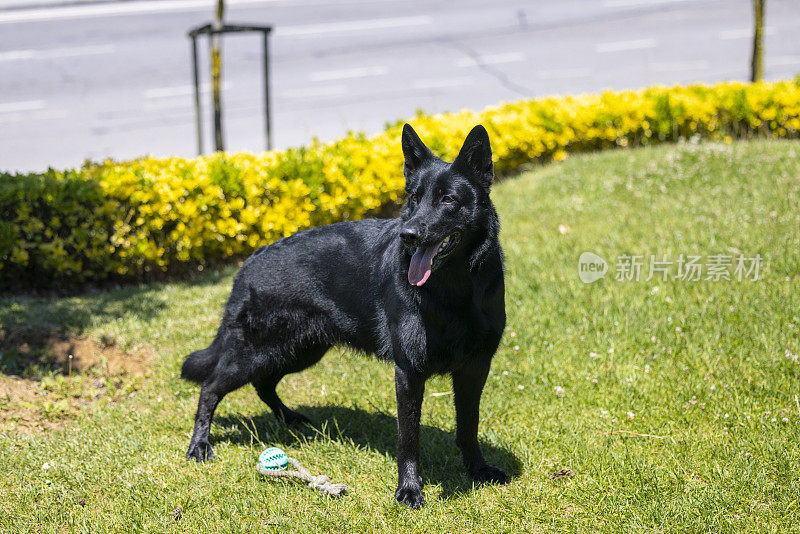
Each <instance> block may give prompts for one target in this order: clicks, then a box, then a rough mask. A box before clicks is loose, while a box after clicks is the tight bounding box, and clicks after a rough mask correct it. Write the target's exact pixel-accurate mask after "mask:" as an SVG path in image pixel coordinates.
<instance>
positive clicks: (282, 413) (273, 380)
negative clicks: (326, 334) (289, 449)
mask: <svg viewBox="0 0 800 534" xmlns="http://www.w3.org/2000/svg"><path fill="white" fill-rule="evenodd" d="M327 350H328V347H327V346H323V345H315V346H314V347H311V348H307V349H305V350H303V351H302V352H299V353H297V354H295V356H294V357H293V358H292V360H291V364H290V365H287V366H286V367H285V368H283V369H279V370H277V369H274V368H273V369H270V371H269V372H267V373H265V374H263V375H261V376H259V377H258V378H256V379H255V380H253V387H255V388H256V392H257V393H258V396H259V397H260V398H261V400H262V401H264V402H265V403H266V404H267V406H269V408H270V410H272V413H274V414H275V417H277V418H278V419H279V420H281V421H283V422H284V423H286V424H287V425H291V424H295V423H310V422H311V421H309V419H308V418H307V417H306V416H305V415H303V414H301V413H298V412H296V411H294V410H292V409H290V408H288V407H287V406H286V405H285V404H284V403H283V401H282V400H281V399H280V397H278V394H277V393H276V392H275V386H277V385H278V382H280V381H281V379H282V378H283V377H284V376H286V375H287V374H289V373H297V372H299V371H302V370H303V369H306V368H308V367H311V366H312V365H314V364H315V363H317V362H318V361H319V360H320V359H321V358H322V357H323V356H324V355H325V352H326V351H327Z"/></svg>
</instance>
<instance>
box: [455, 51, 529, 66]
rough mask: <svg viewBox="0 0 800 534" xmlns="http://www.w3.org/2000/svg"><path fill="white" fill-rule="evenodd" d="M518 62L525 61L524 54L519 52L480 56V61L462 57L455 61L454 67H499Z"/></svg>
mask: <svg viewBox="0 0 800 534" xmlns="http://www.w3.org/2000/svg"><path fill="white" fill-rule="evenodd" d="M518 61H525V54H523V53H521V52H509V53H507V54H494V55H488V56H481V58H480V61H478V60H476V59H473V58H471V57H464V58H461V59H459V60H458V61H456V66H458V67H477V66H478V65H500V64H503V63H516V62H518Z"/></svg>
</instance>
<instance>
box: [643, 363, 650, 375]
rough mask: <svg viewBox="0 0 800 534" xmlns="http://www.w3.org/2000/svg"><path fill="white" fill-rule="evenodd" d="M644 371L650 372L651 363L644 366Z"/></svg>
mask: <svg viewBox="0 0 800 534" xmlns="http://www.w3.org/2000/svg"><path fill="white" fill-rule="evenodd" d="M644 372H645V373H649V372H650V366H649V365H645V366H644Z"/></svg>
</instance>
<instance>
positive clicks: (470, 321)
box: [423, 303, 503, 373]
mask: <svg viewBox="0 0 800 534" xmlns="http://www.w3.org/2000/svg"><path fill="white" fill-rule="evenodd" d="M423 323H424V325H425V341H426V349H427V350H426V367H427V368H428V370H429V371H430V372H433V373H443V372H448V371H452V370H454V369H457V368H459V367H461V366H462V365H464V364H467V363H469V362H472V361H475V360H476V359H481V360H483V359H488V358H491V357H492V356H493V355H494V352H495V350H496V349H497V345H498V343H499V341H500V336H501V335H502V329H503V326H502V318H501V317H496V316H494V314H492V313H491V312H490V311H488V310H486V309H482V308H479V307H478V306H475V305H474V304H472V303H469V304H461V305H458V306H453V307H449V306H448V307H441V308H439V309H438V310H437V311H436V312H435V313H429V314H424V316H423Z"/></svg>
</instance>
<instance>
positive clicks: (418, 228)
mask: <svg viewBox="0 0 800 534" xmlns="http://www.w3.org/2000/svg"><path fill="white" fill-rule="evenodd" d="M402 148H403V155H404V157H405V165H404V174H405V177H406V192H407V193H408V201H407V203H406V205H405V207H404V209H403V212H402V216H401V217H400V218H398V219H385V220H378V219H367V220H362V221H353V222H342V223H337V224H331V225H328V226H321V227H318V228H312V229H310V230H306V231H303V232H299V233H297V234H295V235H293V236H290V237H287V238H284V239H281V240H279V241H277V242H275V243H273V244H271V245H268V246H265V247H262V248H260V249H259V250H257V251H256V252H255V253H254V254H253V255H252V256H251V257H250V258H248V259H247V260H246V261H245V262H244V265H243V266H242V268H241V270H240V271H239V273H238V274H237V276H236V278H235V279H234V281H233V290H232V291H231V296H230V298H229V300H228V303H227V305H226V306H225V313H224V316H223V318H222V324H221V325H220V327H219V330H218V332H217V335H216V337H215V338H214V341H213V342H212V343H211V345H210V346H209V347H208V348H206V349H203V350H199V351H197V352H193V353H192V354H190V355H189V356H188V357H187V358H186V361H185V362H184V364H183V370H182V377H183V378H186V379H189V380H192V381H195V382H198V383H201V384H202V388H201V390H200V401H199V403H198V407H197V415H196V416H195V424H194V435H193V436H192V440H191V443H190V444H189V451H188V452H187V453H186V456H187V457H188V458H193V459H195V460H198V461H204V460H210V459H212V458H213V453H212V451H211V445H210V444H209V429H210V426H211V418H212V416H213V414H214V409H215V408H216V407H217V404H218V403H219V401H220V400H221V399H222V397H223V396H225V395H226V394H227V393H229V392H231V391H233V390H235V389H238V388H240V387H242V386H244V385H245V384H247V383H248V382H250V383H252V384H253V386H255V388H256V391H257V392H258V395H259V397H261V399H262V400H263V401H264V402H265V403H266V404H267V405H268V406H269V407H270V408H271V409H272V411H273V412H274V413H275V415H276V416H277V417H278V418H279V419H282V420H283V421H285V422H286V423H293V422H308V420H307V419H306V418H305V417H304V416H303V415H301V414H299V413H297V412H295V411H293V410H290V409H289V408H287V407H286V405H285V404H283V402H282V401H281V399H280V398H278V395H277V394H276V393H275V386H276V385H277V384H278V382H279V381H280V379H281V378H282V377H284V376H285V375H287V374H289V373H296V372H299V371H302V370H303V369H305V368H307V367H310V366H311V365H314V364H315V363H317V362H318V361H319V360H320V359H321V358H322V356H323V355H324V354H325V352H326V351H327V350H328V349H329V348H330V347H331V346H333V345H337V344H338V345H346V346H349V347H353V348H355V349H357V350H359V351H363V352H367V353H372V354H375V355H376V356H377V357H379V358H380V359H382V360H386V361H388V362H392V363H394V365H395V388H396V394H397V426H398V433H399V439H398V446H397V468H398V484H397V491H396V492H395V498H396V499H397V500H398V501H399V502H401V503H403V504H405V505H407V506H410V507H412V508H419V507H420V506H421V505H422V503H423V498H422V478H421V477H420V471H419V424H420V411H421V407H422V397H423V391H424V386H425V380H426V379H427V378H428V377H429V376H431V375H433V374H443V373H449V374H451V375H452V379H453V394H454V398H455V407H456V424H457V430H456V443H457V444H458V446H459V448H460V449H461V452H462V454H463V457H464V464H465V465H466V468H467V471H468V473H469V475H470V476H471V477H472V478H473V479H474V480H476V481H481V482H496V483H504V482H506V480H507V476H506V474H505V473H504V472H503V471H501V470H500V469H497V468H496V467H492V466H490V465H489V464H487V463H486V461H485V460H484V459H483V455H482V454H481V451H480V449H479V447H478V405H479V403H480V398H481V392H482V391H483V386H484V383H485V382H486V377H487V375H488V373H489V366H490V364H491V360H492V357H493V356H494V353H495V351H496V350H497V346H498V344H499V342H500V337H501V335H502V333H503V329H504V327H505V321H506V313H505V290H504V283H503V254H502V251H501V250H500V243H499V241H498V231H499V227H500V223H499V221H498V218H497V213H496V212H495V210H494V206H493V205H492V202H491V200H490V199H489V188H490V185H491V182H492V179H493V177H494V170H493V167H492V150H491V147H490V145H489V136H488V134H487V133H486V130H485V129H484V128H483V126H480V125H479V126H476V127H475V128H474V129H473V130H472V131H471V132H470V133H469V135H468V136H467V138H466V141H465V142H464V145H463V147H462V148H461V151H460V153H459V154H458V157H456V159H455V161H453V162H452V163H447V162H445V161H443V160H441V159H439V158H437V157H436V156H434V155H433V153H432V152H431V151H430V149H428V147H426V146H425V145H424V144H423V143H422V141H421V140H420V138H419V137H418V136H417V134H416V132H414V130H413V129H412V128H411V126H409V125H408V124H406V125H405V127H404V128H403V135H402Z"/></svg>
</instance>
